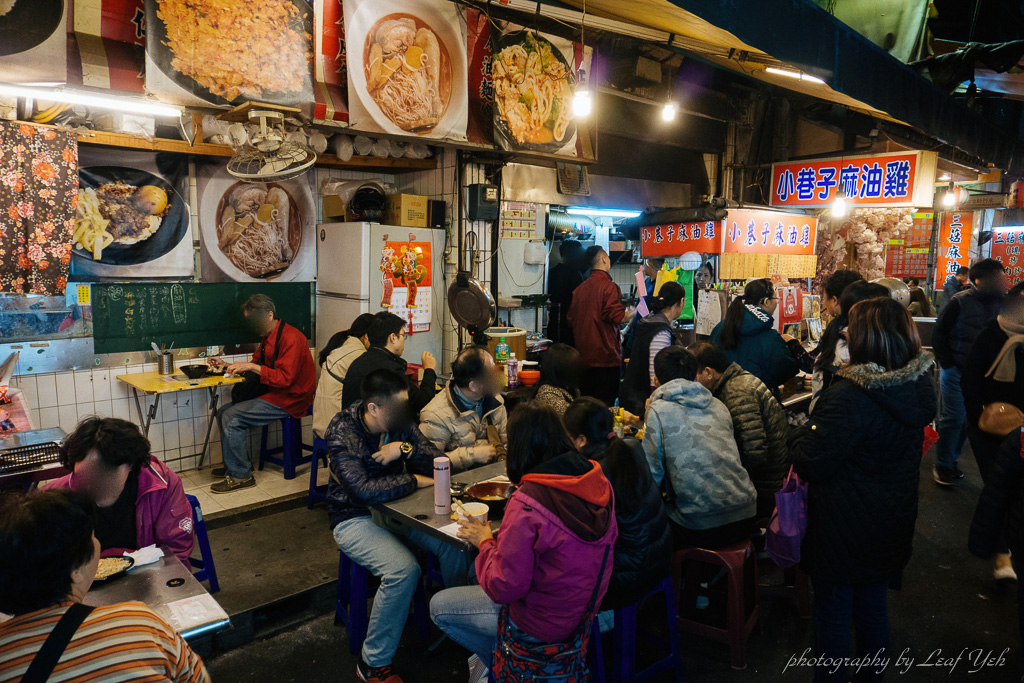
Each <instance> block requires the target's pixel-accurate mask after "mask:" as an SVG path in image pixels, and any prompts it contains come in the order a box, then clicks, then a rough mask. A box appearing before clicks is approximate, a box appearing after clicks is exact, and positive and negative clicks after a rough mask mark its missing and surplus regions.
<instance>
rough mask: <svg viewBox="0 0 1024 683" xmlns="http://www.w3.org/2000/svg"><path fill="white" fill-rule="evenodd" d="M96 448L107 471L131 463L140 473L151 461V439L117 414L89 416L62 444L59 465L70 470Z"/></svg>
mask: <svg viewBox="0 0 1024 683" xmlns="http://www.w3.org/2000/svg"><path fill="white" fill-rule="evenodd" d="M93 449H95V450H96V452H98V453H99V455H100V462H101V463H103V466H104V467H106V468H107V469H108V470H116V469H117V468H118V467H120V466H121V465H131V469H132V472H138V471H139V470H141V469H142V468H143V467H145V466H146V465H148V464H149V460H150V445H149V439H147V438H146V437H145V436H144V435H143V434H142V430H141V429H139V426H138V425H136V424H135V423H134V422H129V421H128V420H122V419H120V418H117V417H87V418H85V419H84V420H82V421H81V422H79V423H78V426H77V427H75V431H73V432H71V434H70V435H69V436H67V437H66V438H65V439H64V443H62V444H61V446H60V464H62V465H64V467H66V468H67V469H69V470H73V469H74V468H75V463H77V462H81V461H83V460H85V458H86V456H88V455H89V453H90V451H92V450H93Z"/></svg>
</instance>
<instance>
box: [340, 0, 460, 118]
mask: <svg viewBox="0 0 1024 683" xmlns="http://www.w3.org/2000/svg"><path fill="white" fill-rule="evenodd" d="M389 9H391V10H396V11H390V12H389V11H388V10H389ZM400 9H409V8H407V7H405V5H399V4H398V3H380V4H378V3H371V2H363V3H361V4H360V6H359V8H358V10H356V12H355V13H354V16H353V17H352V22H351V26H347V27H346V35H347V36H362V37H363V38H362V40H361V41H360V42H361V44H360V45H359V46H358V49H357V48H356V45H355V44H353V45H352V46H351V47H350V48H349V50H348V54H347V57H348V60H349V66H348V72H349V78H350V79H351V80H352V84H353V86H354V88H353V89H354V91H355V93H356V95H357V96H358V98H359V101H360V103H361V104H362V106H363V108H364V109H365V110H366V111H367V112H368V113H369V115H370V117H371V118H373V120H374V122H375V123H376V124H377V125H378V126H380V128H381V130H383V131H384V132H386V133H392V134H398V135H420V136H433V137H445V136H447V135H448V132H449V131H450V130H451V129H452V128H453V127H454V126H455V124H456V123H457V122H458V121H459V120H460V119H461V118H462V117H463V115H464V113H465V109H466V106H467V95H466V83H465V73H466V54H465V53H466V48H465V45H464V44H463V40H462V36H461V34H460V33H457V28H456V27H454V26H453V25H452V23H451V20H450V18H449V17H448V16H447V14H446V13H445V11H443V9H441V8H437V7H433V6H431V5H429V4H426V3H423V4H419V5H417V6H416V9H415V12H405V11H397V10H400ZM463 132H464V131H463Z"/></svg>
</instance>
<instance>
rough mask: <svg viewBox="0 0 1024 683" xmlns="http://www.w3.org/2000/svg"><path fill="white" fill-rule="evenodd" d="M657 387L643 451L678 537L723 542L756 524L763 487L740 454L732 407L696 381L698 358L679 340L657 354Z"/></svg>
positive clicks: (695, 542)
mask: <svg viewBox="0 0 1024 683" xmlns="http://www.w3.org/2000/svg"><path fill="white" fill-rule="evenodd" d="M654 373H655V376H656V378H657V381H658V385H659V386H658V388H657V390H655V392H654V394H653V395H652V396H651V402H650V405H649V407H648V408H647V417H646V424H645V433H644V453H645V454H646V455H647V463H648V465H650V468H651V474H652V475H653V477H654V482H655V484H657V485H659V486H661V484H662V482H663V481H664V483H665V485H664V488H665V490H666V492H667V494H668V498H667V500H666V507H667V509H668V516H669V520H670V522H671V523H672V535H673V537H674V541H675V545H676V547H677V548H680V547H693V546H696V547H701V548H721V547H724V546H727V545H732V544H734V543H739V542H740V541H743V540H744V539H747V538H749V537H750V535H751V534H752V533H753V532H754V525H755V522H756V520H757V517H756V515H757V491H756V489H755V488H754V484H753V483H752V482H751V481H750V476H749V475H748V474H747V470H746V469H745V468H744V467H743V463H742V461H741V460H740V453H739V449H738V448H737V447H736V439H735V437H734V436H733V428H732V417H730V415H729V409H728V408H726V407H725V405H724V404H723V403H722V402H721V401H719V400H718V399H716V398H714V397H713V396H712V395H711V392H710V391H708V390H707V389H705V388H704V387H703V386H701V385H700V384H699V383H697V382H696V381H695V379H696V377H697V359H696V358H694V357H693V354H691V353H690V352H689V351H687V350H686V349H684V348H682V347H680V346H670V347H668V348H666V349H662V350H661V351H660V352H659V353H658V355H657V356H656V357H655V359H654Z"/></svg>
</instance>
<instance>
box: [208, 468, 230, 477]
mask: <svg viewBox="0 0 1024 683" xmlns="http://www.w3.org/2000/svg"><path fill="white" fill-rule="evenodd" d="M210 474H212V475H213V476H215V477H225V476H227V474H228V468H227V467H225V466H224V465H214V466H213V469H211V470H210Z"/></svg>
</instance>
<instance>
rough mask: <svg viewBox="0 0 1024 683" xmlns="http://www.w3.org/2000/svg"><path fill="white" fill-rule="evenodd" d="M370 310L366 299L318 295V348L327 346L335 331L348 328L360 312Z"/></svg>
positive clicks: (318, 349)
mask: <svg viewBox="0 0 1024 683" xmlns="http://www.w3.org/2000/svg"><path fill="white" fill-rule="evenodd" d="M369 310H370V305H369V302H368V301H367V300H366V299H363V300H362V301H360V300H358V299H346V298H342V297H339V296H333V295H330V294H317V295H316V349H317V352H318V353H319V351H320V349H322V348H324V347H325V346H327V341H328V340H329V339H330V338H331V337H333V336H334V333H335V332H341V331H342V330H347V329H348V326H349V325H351V324H352V321H353V320H355V319H356V317H357V316H358V315H359V314H360V313H367V312H368V311H369Z"/></svg>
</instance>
